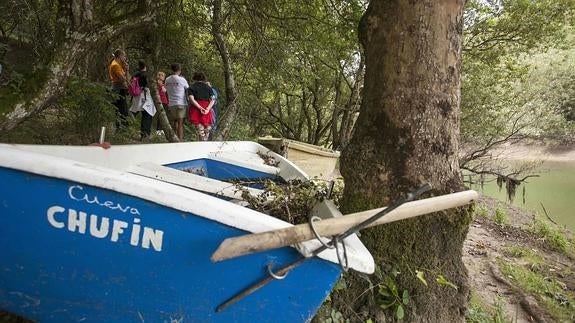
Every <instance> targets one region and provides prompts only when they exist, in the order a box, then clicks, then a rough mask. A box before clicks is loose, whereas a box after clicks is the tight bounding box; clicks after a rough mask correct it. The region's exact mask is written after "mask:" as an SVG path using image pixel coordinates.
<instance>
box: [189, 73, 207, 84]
mask: <svg viewBox="0 0 575 323" xmlns="http://www.w3.org/2000/svg"><path fill="white" fill-rule="evenodd" d="M192 80H194V81H203V82H205V81H206V74H204V73H202V72H195V73H194V76H192Z"/></svg>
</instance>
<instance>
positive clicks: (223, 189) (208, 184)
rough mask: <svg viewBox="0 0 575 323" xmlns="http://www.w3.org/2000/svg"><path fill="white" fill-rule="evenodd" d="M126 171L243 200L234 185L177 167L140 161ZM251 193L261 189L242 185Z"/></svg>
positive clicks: (253, 193) (257, 193)
mask: <svg viewBox="0 0 575 323" xmlns="http://www.w3.org/2000/svg"><path fill="white" fill-rule="evenodd" d="M127 171H128V172H130V173H132V174H136V175H140V176H144V177H148V178H153V179H156V180H159V181H162V182H166V183H171V184H176V185H180V186H184V187H188V188H191V189H194V190H197V191H201V192H205V193H210V194H215V195H217V196H225V197H229V198H233V199H238V200H243V198H242V192H241V191H240V190H238V188H237V187H236V185H234V184H230V183H227V182H223V181H219V180H217V179H213V178H208V177H205V176H200V175H195V174H191V173H188V172H184V171H181V170H178V169H174V168H170V167H165V166H162V165H158V164H153V163H142V164H138V165H133V166H130V167H128V169H127ZM243 189H245V190H247V191H248V192H249V193H250V194H251V195H253V196H256V195H259V194H261V193H262V192H263V191H262V190H258V189H255V188H249V187H244V188H243Z"/></svg>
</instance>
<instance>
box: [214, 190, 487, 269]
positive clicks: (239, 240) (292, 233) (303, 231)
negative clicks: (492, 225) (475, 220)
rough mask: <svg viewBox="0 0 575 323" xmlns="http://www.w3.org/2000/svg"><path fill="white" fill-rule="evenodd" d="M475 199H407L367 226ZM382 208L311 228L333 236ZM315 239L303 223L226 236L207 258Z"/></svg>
mask: <svg viewBox="0 0 575 323" xmlns="http://www.w3.org/2000/svg"><path fill="white" fill-rule="evenodd" d="M477 199H479V194H478V193H477V192H475V191H471V190H470V191H463V192H458V193H453V194H447V195H441V196H436V197H432V198H427V199H423V200H418V201H413V202H408V203H405V204H403V205H401V206H400V207H398V208H397V209H395V210H393V211H391V212H390V213H389V214H387V215H385V216H384V217H382V218H381V219H379V220H378V221H376V222H374V223H372V224H370V225H369V227H371V226H375V225H381V224H384V223H390V222H395V221H399V220H404V219H409V218H413V217H417V216H420V215H424V214H429V213H434V212H439V211H443V210H447V209H450V208H454V207H458V206H463V205H466V204H469V203H472V202H474V201H476V200H477ZM384 209H385V208H378V209H372V210H368V211H363V212H357V213H353V214H348V215H345V216H342V217H337V218H331V219H326V220H322V221H317V222H314V227H315V229H316V232H317V233H318V234H319V235H320V236H322V237H329V236H333V235H337V234H340V233H342V232H345V231H346V230H347V229H349V228H351V227H353V226H354V225H356V224H359V223H361V222H363V221H365V220H367V219H369V218H370V217H372V216H373V215H375V214H377V213H378V212H380V211H382V210H384ZM315 238H316V237H315V235H314V234H313V232H312V230H311V228H310V226H309V224H307V223H305V224H300V225H296V226H293V227H289V228H285V229H280V230H274V231H268V232H262V233H255V234H248V235H243V236H239V237H234V238H228V239H226V240H224V241H223V242H222V243H221V244H220V246H219V247H218V249H217V250H216V251H215V252H214V253H213V255H212V257H211V259H212V261H214V262H217V261H221V260H225V259H230V258H235V257H239V256H242V255H247V254H251V253H255V252H260V251H264V250H269V249H275V248H281V247H285V246H289V245H293V244H296V243H299V242H303V241H308V240H312V239H315Z"/></svg>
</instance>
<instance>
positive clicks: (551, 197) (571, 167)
mask: <svg viewBox="0 0 575 323" xmlns="http://www.w3.org/2000/svg"><path fill="white" fill-rule="evenodd" d="M536 172H540V173H539V176H540V177H533V178H529V179H528V180H527V183H526V184H522V185H521V186H519V187H517V191H516V192H517V193H516V195H515V200H514V201H513V205H515V206H518V207H521V208H524V209H528V210H531V211H534V212H536V213H537V214H540V215H542V216H545V214H544V212H543V208H542V207H541V203H543V205H544V206H545V209H546V210H547V213H548V214H549V216H550V217H551V218H552V219H553V220H555V222H557V223H559V224H560V225H564V226H566V227H567V228H568V229H570V230H572V231H575V211H574V204H575V162H558V161H553V162H551V161H547V162H545V163H543V164H542V165H541V166H539V167H538V168H537V169H536ZM523 186H525V204H523V197H522V195H523ZM473 188H474V189H475V190H478V191H480V192H481V191H482V189H481V187H479V185H477V186H474V187H473ZM482 192H483V193H484V194H485V195H488V196H491V197H495V198H498V199H500V200H502V201H506V200H507V194H506V193H505V188H503V189H502V190H501V191H499V187H498V186H497V184H496V183H495V181H492V182H489V183H486V184H485V185H484V186H483V191H482Z"/></svg>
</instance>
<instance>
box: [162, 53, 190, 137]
mask: <svg viewBox="0 0 575 323" xmlns="http://www.w3.org/2000/svg"><path fill="white" fill-rule="evenodd" d="M171 68H172V72H174V74H172V75H170V76H168V77H167V78H166V89H167V90H168V92H167V93H168V117H169V119H170V122H172V127H174V130H175V131H176V134H177V135H178V138H179V139H180V141H183V140H184V118H185V117H186V107H187V104H188V103H187V97H186V92H187V90H188V88H189V87H190V86H189V85H188V81H186V79H185V78H183V77H182V76H180V74H182V66H181V65H180V64H178V63H174V64H172V66H171Z"/></svg>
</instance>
